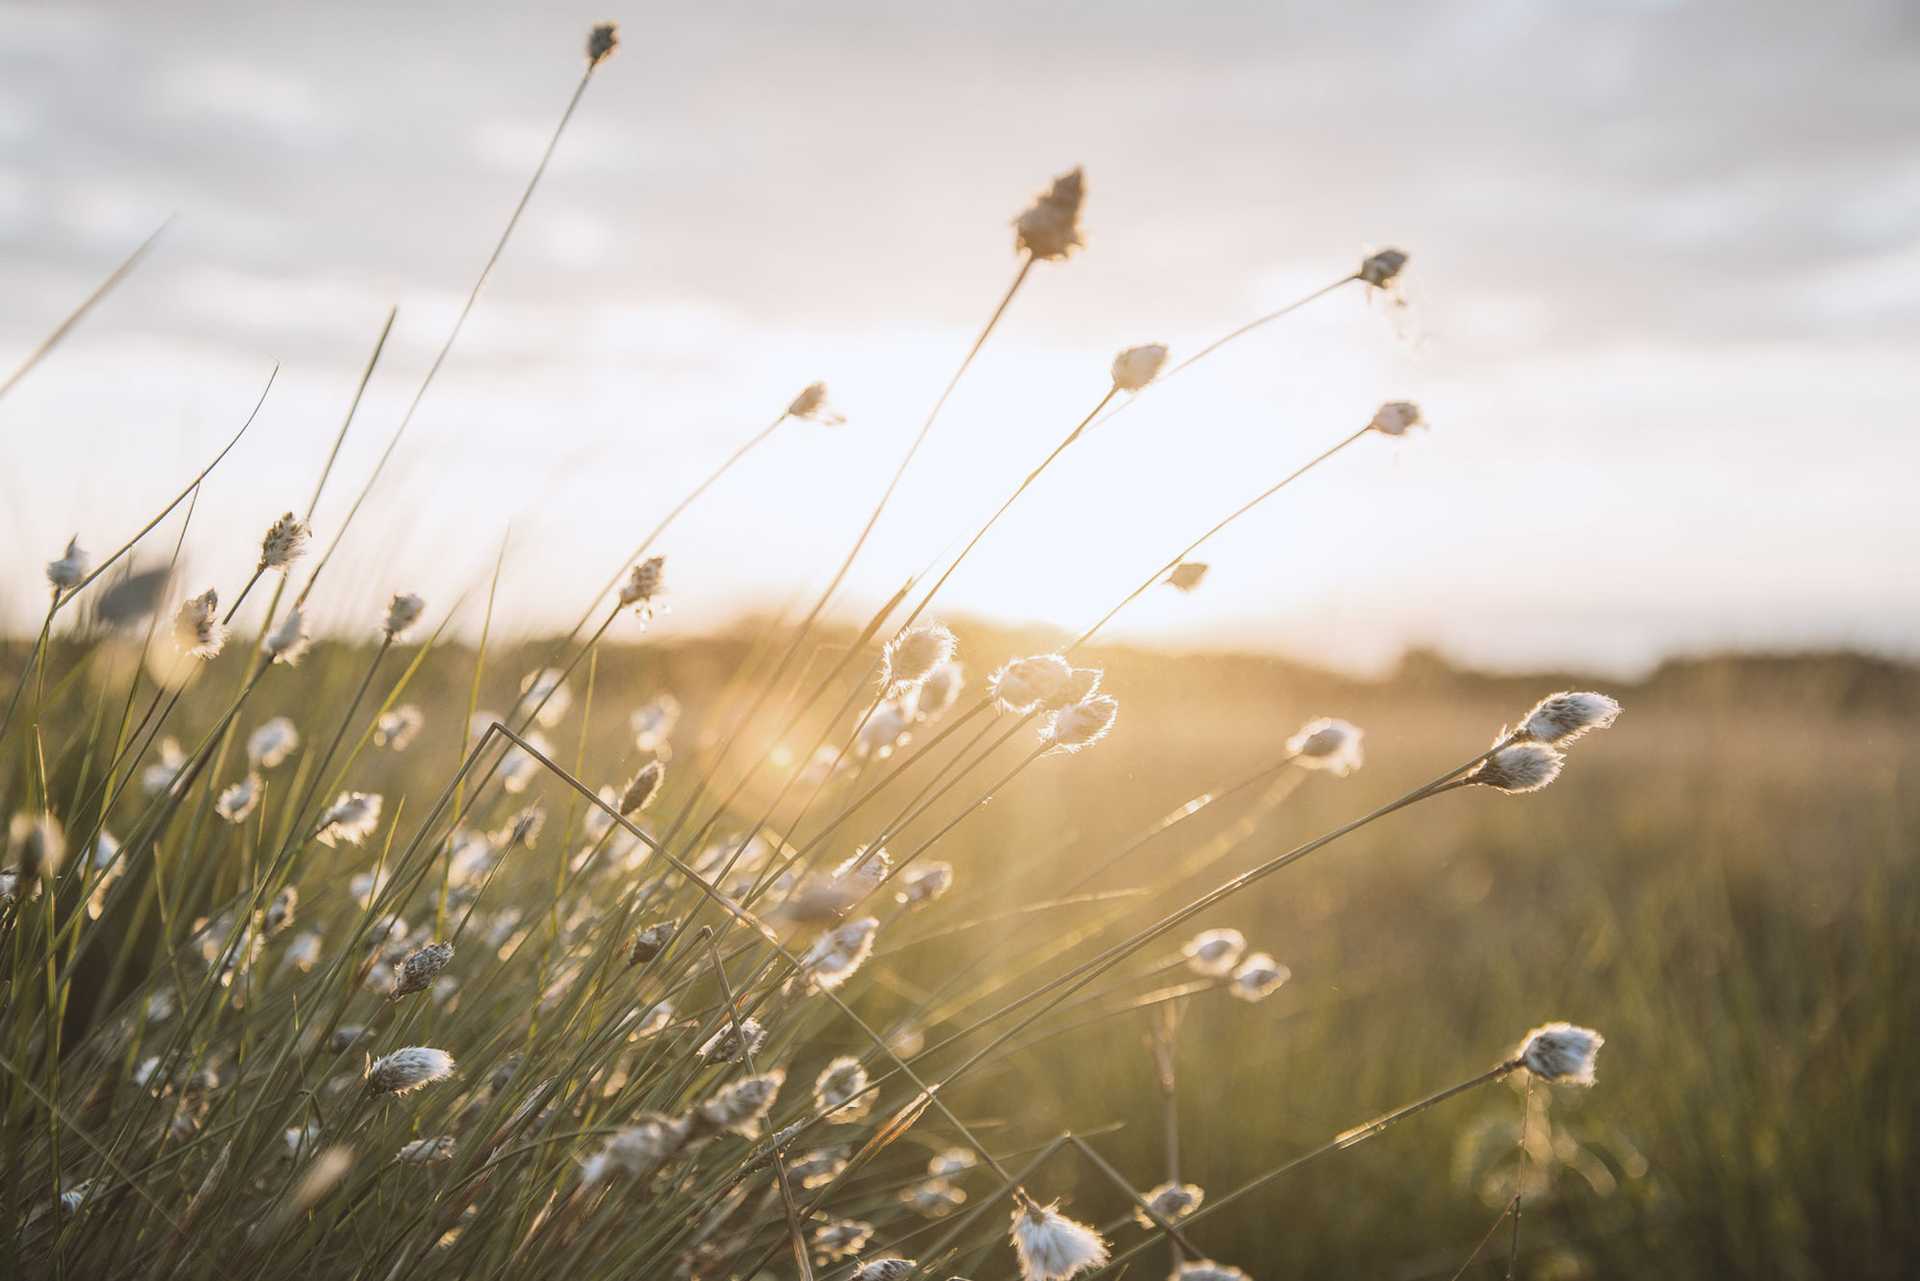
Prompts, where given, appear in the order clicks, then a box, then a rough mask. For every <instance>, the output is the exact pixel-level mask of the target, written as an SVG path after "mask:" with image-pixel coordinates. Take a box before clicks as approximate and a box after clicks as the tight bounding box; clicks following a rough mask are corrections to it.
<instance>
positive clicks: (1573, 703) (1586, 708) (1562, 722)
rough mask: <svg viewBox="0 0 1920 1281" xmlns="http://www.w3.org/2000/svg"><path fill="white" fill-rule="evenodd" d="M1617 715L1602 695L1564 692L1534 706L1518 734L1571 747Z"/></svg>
mask: <svg viewBox="0 0 1920 1281" xmlns="http://www.w3.org/2000/svg"><path fill="white" fill-rule="evenodd" d="M1619 715H1620V704H1619V703H1618V702H1617V701H1616V700H1614V699H1611V698H1608V697H1607V696H1606V695H1605V694H1595V693H1592V692H1591V691H1587V692H1581V693H1574V692H1571V691H1563V692H1561V693H1558V694H1549V695H1547V696H1546V697H1545V698H1543V699H1541V700H1540V701H1539V702H1538V703H1536V704H1534V708H1533V710H1532V711H1530V712H1528V713H1527V718H1526V719H1525V720H1523V721H1521V722H1520V729H1519V730H1518V733H1520V734H1523V735H1525V736H1526V737H1527V738H1530V739H1532V740H1534V741H1535V742H1539V743H1550V744H1552V745H1553V746H1555V747H1559V746H1562V745H1564V744H1566V743H1571V742H1573V741H1574V740H1575V739H1577V738H1579V737H1580V736H1581V735H1582V734H1585V733H1586V732H1587V731H1588V730H1595V729H1606V728H1607V727H1608V726H1610V725H1612V724H1613V722H1614V719H1615V718H1616V717H1618V716H1619Z"/></svg>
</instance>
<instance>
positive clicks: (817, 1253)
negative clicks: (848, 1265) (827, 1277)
mask: <svg viewBox="0 0 1920 1281" xmlns="http://www.w3.org/2000/svg"><path fill="white" fill-rule="evenodd" d="M871 1240H873V1225H872V1224H871V1223H868V1222H866V1221H865V1220H864V1219H835V1220H833V1221H832V1222H831V1223H823V1224H821V1225H820V1226H819V1227H817V1228H815V1229H814V1230H813V1252H814V1257H815V1258H817V1259H819V1260H820V1261H821V1262H822V1263H832V1262H833V1261H835V1260H836V1259H844V1258H846V1257H847V1256H848V1255H851V1254H854V1253H856V1252H858V1251H859V1250H861V1249H862V1248H864V1247H865V1246H866V1244H867V1242H869V1241H871Z"/></svg>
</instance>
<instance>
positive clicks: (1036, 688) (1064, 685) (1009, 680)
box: [987, 654, 1073, 715]
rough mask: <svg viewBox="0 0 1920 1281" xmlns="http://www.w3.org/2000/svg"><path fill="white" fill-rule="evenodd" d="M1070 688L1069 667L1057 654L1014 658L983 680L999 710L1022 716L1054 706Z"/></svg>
mask: <svg viewBox="0 0 1920 1281" xmlns="http://www.w3.org/2000/svg"><path fill="white" fill-rule="evenodd" d="M1072 684H1073V664H1071V663H1069V662H1068V661H1067V660H1066V659H1064V658H1062V657H1060V655H1058V654H1035V655H1033V656H1032V657H1030V658H1016V659H1014V660H1013V661H1012V662H1010V663H1008V664H1007V665H1006V666H1005V667H1002V668H1001V669H1000V670H999V671H997V672H995V673H994V674H993V675H992V676H991V677H989V678H988V680H987V687H988V691H989V692H990V693H991V695H992V697H993V701H994V702H995V703H997V704H999V706H1000V710H1002V711H1005V712H1015V713H1019V714H1022V715H1024V714H1025V713H1027V712H1031V711H1033V710H1034V709H1036V708H1039V707H1047V706H1053V705H1055V704H1056V700H1059V699H1060V698H1062V696H1063V695H1064V694H1065V693H1066V692H1067V691H1068V689H1069V688H1071V686H1072Z"/></svg>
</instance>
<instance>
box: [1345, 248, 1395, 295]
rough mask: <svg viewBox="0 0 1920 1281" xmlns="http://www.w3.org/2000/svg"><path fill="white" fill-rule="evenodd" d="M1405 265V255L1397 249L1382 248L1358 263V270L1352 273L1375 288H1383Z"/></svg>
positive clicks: (1391, 281) (1390, 282)
mask: <svg viewBox="0 0 1920 1281" xmlns="http://www.w3.org/2000/svg"><path fill="white" fill-rule="evenodd" d="M1406 265H1407V255H1406V253H1405V252H1404V251H1402V250H1399V249H1382V250H1381V251H1380V252H1379V253H1376V254H1371V255H1369V256H1368V258H1367V260H1366V261H1365V262H1363V263H1361V264H1360V270H1359V271H1358V272H1356V273H1354V274H1356V275H1358V276H1359V277H1360V279H1362V280H1364V281H1366V282H1367V283H1368V284H1369V285H1372V286H1373V287H1374V288H1375V289H1385V288H1386V287H1387V286H1388V285H1389V284H1392V283H1393V279H1394V277H1396V276H1398V275H1399V274H1400V272H1401V270H1402V269H1403V268H1404V267H1405V266H1406Z"/></svg>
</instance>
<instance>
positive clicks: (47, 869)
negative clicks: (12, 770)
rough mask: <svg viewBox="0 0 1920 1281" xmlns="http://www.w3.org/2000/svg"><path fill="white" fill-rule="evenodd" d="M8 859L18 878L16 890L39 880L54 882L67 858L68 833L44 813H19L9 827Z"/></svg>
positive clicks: (53, 818)
mask: <svg viewBox="0 0 1920 1281" xmlns="http://www.w3.org/2000/svg"><path fill="white" fill-rule="evenodd" d="M7 857H8V860H9V861H10V862H11V863H12V864H13V871H14V874H15V875H16V876H17V877H18V878H19V881H18V882H17V884H16V888H20V887H24V885H25V883H26V882H28V881H31V880H33V879H35V878H36V877H39V878H43V879H45V880H48V881H51V880H52V879H53V878H54V877H55V876H57V875H59V873H60V865H61V864H62V863H64V862H66V858H67V834H66V832H65V830H64V829H63V828H61V826H60V820H59V819H57V818H55V817H54V816H53V815H51V814H49V813H47V812H46V811H45V810H42V811H40V812H39V813H24V812H23V813H19V814H15V815H14V816H13V819H12V821H11V822H9V823H8V824H7Z"/></svg>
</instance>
